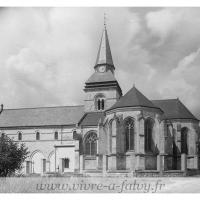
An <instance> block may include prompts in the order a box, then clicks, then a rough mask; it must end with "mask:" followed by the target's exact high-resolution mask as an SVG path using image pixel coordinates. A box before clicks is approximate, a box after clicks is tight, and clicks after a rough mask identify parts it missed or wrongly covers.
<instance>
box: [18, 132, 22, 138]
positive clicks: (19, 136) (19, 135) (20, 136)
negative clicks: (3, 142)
mask: <svg viewBox="0 0 200 200" xmlns="http://www.w3.org/2000/svg"><path fill="white" fill-rule="evenodd" d="M18 140H22V133H21V132H19V133H18Z"/></svg>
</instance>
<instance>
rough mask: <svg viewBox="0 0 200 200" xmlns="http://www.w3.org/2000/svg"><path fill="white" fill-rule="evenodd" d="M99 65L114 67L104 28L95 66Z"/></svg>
mask: <svg viewBox="0 0 200 200" xmlns="http://www.w3.org/2000/svg"><path fill="white" fill-rule="evenodd" d="M101 64H108V65H112V66H114V64H113V59H112V54H111V50H110V44H109V40H108V34H107V30H106V27H105V28H104V30H103V33H102V37H101V42H100V46H99V51H98V54H97V59H96V64H95V66H96V65H101Z"/></svg>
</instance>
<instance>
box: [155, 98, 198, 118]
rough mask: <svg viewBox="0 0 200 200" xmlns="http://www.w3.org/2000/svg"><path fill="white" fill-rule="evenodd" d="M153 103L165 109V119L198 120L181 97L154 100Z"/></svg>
mask: <svg viewBox="0 0 200 200" xmlns="http://www.w3.org/2000/svg"><path fill="white" fill-rule="evenodd" d="M152 102H153V104H155V105H156V106H158V107H160V108H161V109H162V110H163V111H164V114H163V117H162V118H163V119H193V120H198V119H197V118H196V117H195V116H194V115H193V114H192V113H191V112H190V111H189V110H188V109H187V108H186V106H185V105H184V104H183V103H182V102H181V101H180V100H179V99H164V100H152Z"/></svg>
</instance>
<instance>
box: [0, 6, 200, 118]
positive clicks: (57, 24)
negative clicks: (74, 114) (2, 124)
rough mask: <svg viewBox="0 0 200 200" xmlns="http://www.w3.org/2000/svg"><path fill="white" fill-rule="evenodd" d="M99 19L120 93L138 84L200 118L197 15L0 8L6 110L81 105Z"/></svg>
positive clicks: (0, 73) (0, 75)
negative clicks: (105, 33)
mask: <svg viewBox="0 0 200 200" xmlns="http://www.w3.org/2000/svg"><path fill="white" fill-rule="evenodd" d="M104 12H106V15H107V30H108V36H109V41H110V46H111V51H112V56H113V60H114V65H115V68H116V71H115V75H116V78H117V80H118V82H119V84H120V86H121V88H122V91H123V94H125V93H126V92H127V91H128V90H129V89H130V88H131V87H132V86H133V85H134V84H135V86H136V88H138V89H139V90H140V91H141V92H142V93H143V94H144V95H145V96H146V97H147V98H149V99H171V98H179V99H180V100H181V101H182V102H183V103H184V104H185V105H186V106H187V107H188V108H189V109H190V110H191V111H192V112H193V113H194V114H195V115H196V116H197V117H200V92H199V91H200V73H199V71H200V8H172V7H170V8H161V7H156V8H154V7H149V8H148V7H145V8H144V7H143V8H138V7H123V8H108V7H107V8H69V7H67V8H56V7H55V8H54V7H51V8H44V7H43V8H0V91H1V93H0V103H3V104H4V108H21V107H38V106H40V107H41V106H60V105H80V104H81V105H82V104H83V101H84V91H83V88H84V83H85V81H86V80H87V79H88V78H89V77H90V75H91V74H92V73H93V71H94V68H93V67H94V64H95V60H96V56H97V51H98V47H99V43H100V37H101V34H102V30H103V20H104V19H103V16H104Z"/></svg>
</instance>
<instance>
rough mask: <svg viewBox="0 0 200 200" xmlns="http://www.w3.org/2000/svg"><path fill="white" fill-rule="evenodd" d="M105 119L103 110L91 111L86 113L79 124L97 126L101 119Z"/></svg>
mask: <svg viewBox="0 0 200 200" xmlns="http://www.w3.org/2000/svg"><path fill="white" fill-rule="evenodd" d="M100 119H101V120H102V121H103V119H104V113H103V112H91V113H86V114H85V115H84V116H83V118H82V119H81V121H80V123H79V125H81V126H97V125H98V123H99V120H100Z"/></svg>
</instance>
